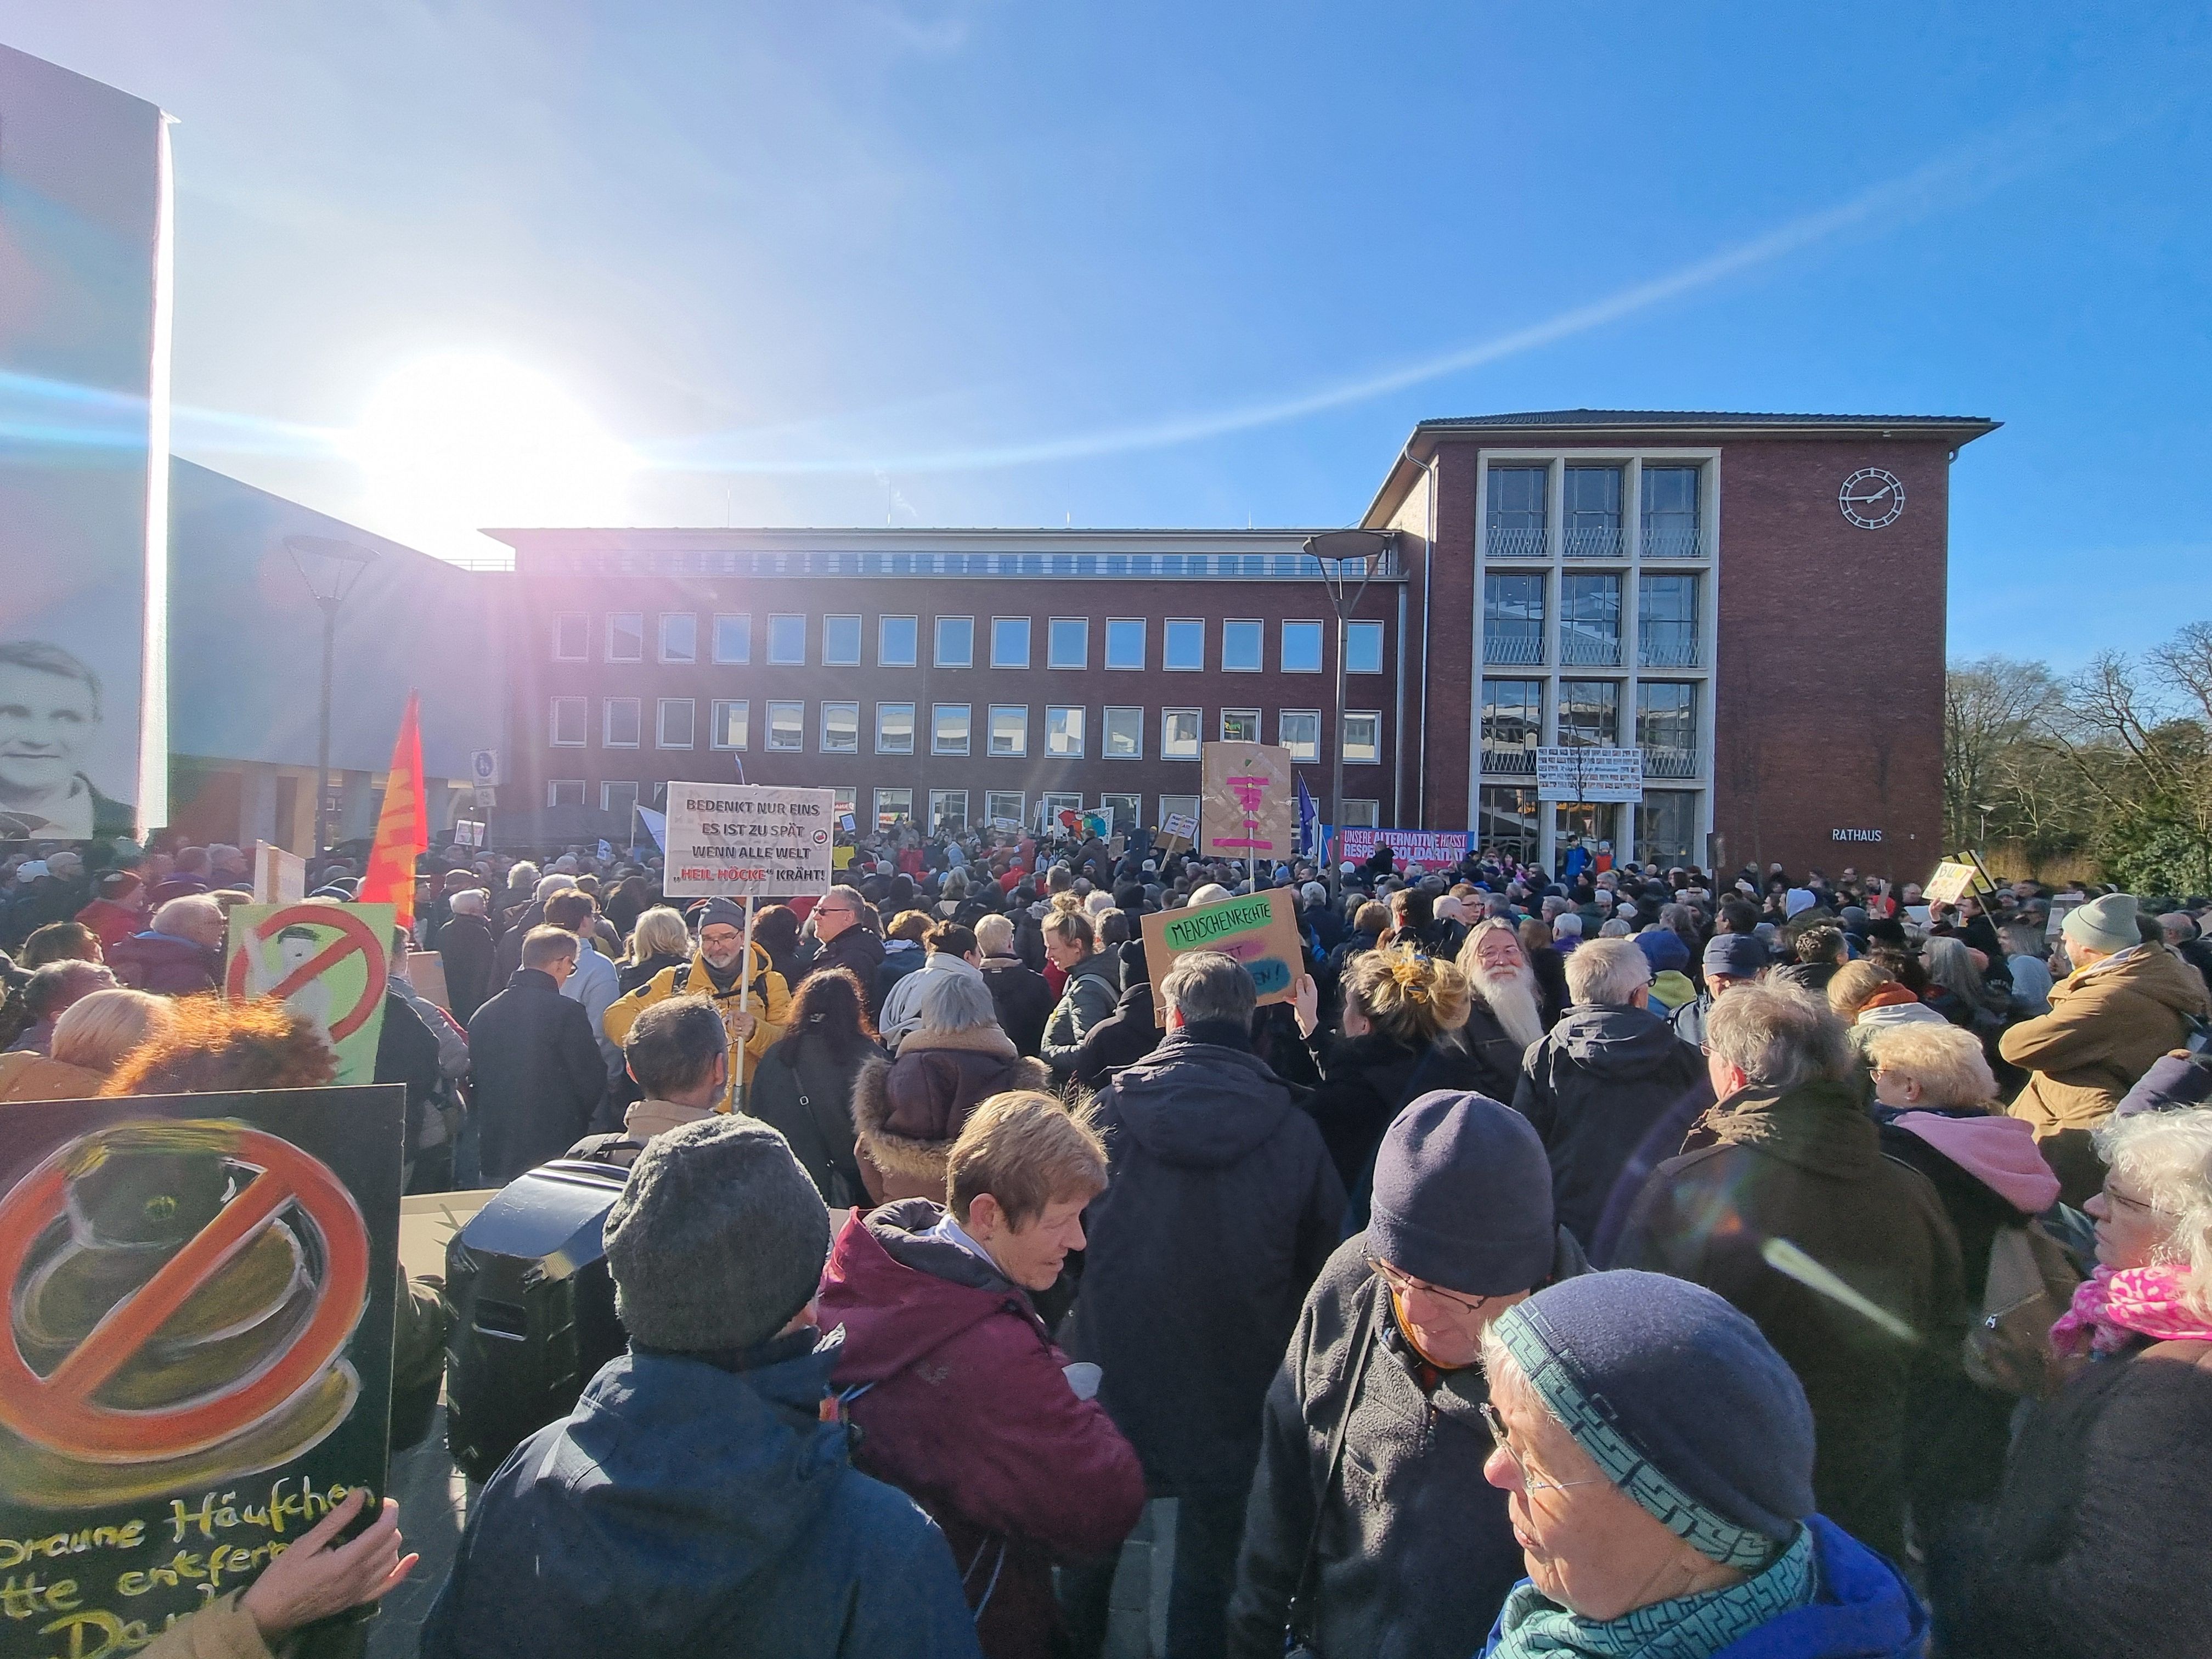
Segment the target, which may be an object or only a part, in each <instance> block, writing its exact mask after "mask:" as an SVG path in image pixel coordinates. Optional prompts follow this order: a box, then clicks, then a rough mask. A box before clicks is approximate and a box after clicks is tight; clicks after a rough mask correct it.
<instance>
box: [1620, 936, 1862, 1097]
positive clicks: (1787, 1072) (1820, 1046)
mask: <svg viewBox="0 0 2212 1659" xmlns="http://www.w3.org/2000/svg"><path fill="white" fill-rule="evenodd" d="M1584 948H1585V949H1587V948H1588V947H1587V946H1585V947H1584ZM1705 1047H1706V1048H1707V1049H1708V1050H1709V1051H1710V1052H1711V1053H1713V1054H1718V1055H1719V1056H1720V1057H1721V1058H1722V1059H1723V1060H1726V1061H1727V1062H1728V1063H1729V1065H1731V1066H1735V1068H1736V1070H1738V1071H1739V1072H1741V1073H1743V1074H1744V1076H1746V1077H1747V1078H1748V1079H1751V1081H1752V1082H1753V1083H1756V1084H1759V1085H1762V1086H1764V1087H1765V1088H1770V1089H1783V1090H1789V1089H1797V1088H1802V1087H1803V1086H1804V1085H1806V1084H1808V1083H1816V1082H1820V1081H1824V1080H1825V1081H1829V1082H1835V1081H1839V1080H1841V1079H1844V1078H1845V1077H1847V1076H1848V1075H1850V1070H1851V1066H1852V1063H1853V1062H1852V1051H1851V1045H1850V1037H1849V1036H1848V1035H1847V1034H1846V1033H1845V1031H1844V1023H1843V1021H1841V1020H1840V1019H1838V1018H1836V1016H1835V1014H1834V1013H1833V1012H1831V1011H1830V1009H1829V1007H1828V1005H1827V1004H1826V1001H1816V1000H1814V999H1813V998H1812V997H1811V996H1809V995H1807V994H1803V993H1802V992H1799V991H1796V990H1795V989H1793V988H1791V987H1789V986H1787V985H1784V984H1780V983H1778V982H1776V981H1772V980H1771V979H1759V980H1756V981H1753V982H1752V983H1751V984H1749V985H1739V986H1737V987H1735V988H1734V989H1733V990H1731V991H1730V992H1729V994H1727V995H1726V996H1724V997H1722V998H1720V999H1719V1000H1717V1001H1716V1002H1715V1003H1714V1004H1713V1006H1712V1012H1711V1013H1709V1014H1707V1015H1706V1016H1705Z"/></svg>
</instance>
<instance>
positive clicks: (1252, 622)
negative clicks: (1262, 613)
mask: <svg viewBox="0 0 2212 1659" xmlns="http://www.w3.org/2000/svg"><path fill="white" fill-rule="evenodd" d="M1232 628H1256V629H1259V630H1260V636H1259V637H1260V652H1259V660H1257V661H1256V662H1255V663H1254V664H1253V665H1251V666H1250V667H1249V668H1236V667H1232V666H1231V665H1230V661H1229V630H1230V629H1232ZM1221 671H1222V672H1223V673H1225V674H1264V673H1266V672H1267V619H1266V618H1265V617H1223V618H1222V619H1221Z"/></svg>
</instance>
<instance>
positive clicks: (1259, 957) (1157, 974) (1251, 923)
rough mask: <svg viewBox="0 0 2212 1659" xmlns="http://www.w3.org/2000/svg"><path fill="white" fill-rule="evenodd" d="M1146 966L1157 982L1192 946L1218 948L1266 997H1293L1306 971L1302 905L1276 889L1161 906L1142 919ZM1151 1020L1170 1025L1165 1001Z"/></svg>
mask: <svg viewBox="0 0 2212 1659" xmlns="http://www.w3.org/2000/svg"><path fill="white" fill-rule="evenodd" d="M1140 925H1141V926H1142V927H1143V930H1144V936H1145V969H1146V973H1147V974H1148V975H1150V976H1151V979H1152V983H1153V984H1154V985H1158V983H1159V982H1160V981H1161V980H1163V979H1164V978H1165V977H1166V975H1167V971H1168V969H1170V967H1172V966H1173V965H1174V963H1175V959H1176V957H1179V956H1182V955H1184V954H1186V953H1187V952H1189V951H1220V952H1221V953H1222V954H1223V955H1224V956H1230V957H1236V959H1237V961H1239V962H1241V963H1243V964H1244V966H1245V969H1246V970H1247V971H1248V972H1249V973H1250V974H1251V975H1252V982H1253V983H1254V984H1255V985H1256V986H1258V987H1260V1000H1261V1001H1262V1002H1288V1001H1289V1000H1291V997H1292V995H1294V994H1296V992H1297V983H1298V977H1299V975H1302V974H1304V972H1305V959H1304V956H1303V954H1302V953H1301V951H1300V949H1299V945H1298V922H1297V905H1296V903H1295V902H1293V900H1292V899H1291V893H1290V890H1289V889H1287V888H1283V887H1276V888H1271V889H1269V890H1267V892H1264V893H1256V894H1252V895H1249V896H1246V897H1243V898H1232V899H1223V900H1222V901H1220V902H1218V903H1217V904H1194V905H1192V906H1190V907H1188V908H1186V909H1182V910H1156V911H1154V912H1152V914H1151V915H1147V916H1146V917H1144V918H1143V920H1142V922H1141V924H1140ZM1152 1019H1153V1022H1154V1023H1155V1024H1160V1025H1164V1024H1167V1013H1166V1011H1165V1007H1164V1005H1163V1004H1162V1003H1161V1002H1160V1000H1159V999H1158V997H1154V998H1153V999H1152Z"/></svg>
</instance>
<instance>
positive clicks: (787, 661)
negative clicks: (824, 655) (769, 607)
mask: <svg viewBox="0 0 2212 1659" xmlns="http://www.w3.org/2000/svg"><path fill="white" fill-rule="evenodd" d="M780 622H795V623H798V624H799V654H798V655H797V656H795V657H779V656H777V655H776V654H775V625H776V624H777V623H780ZM768 665H769V667H770V668H804V667H805V666H806V613H805V611H770V612H769V617H768Z"/></svg>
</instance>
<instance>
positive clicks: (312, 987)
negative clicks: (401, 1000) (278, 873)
mask: <svg viewBox="0 0 2212 1659" xmlns="http://www.w3.org/2000/svg"><path fill="white" fill-rule="evenodd" d="M392 919H393V912H392V906H390V905H388V904H321V903H317V904H241V905H239V906H238V907H237V908H234V909H233V910H232V911H231V913H230V959H229V962H228V965H227V966H226V969H225V971H224V975H223V989H224V994H226V995H228V996H229V997H231V998H233V999H240V998H245V997H276V998H277V999H278V1000H280V1001H282V1002H283V1004H284V1005H285V1006H287V1007H289V1008H290V1009H291V1011H292V1012H294V1013H295V1014H305V1015H306V1016H307V1018H309V1019H310V1020H312V1021H313V1022H314V1024H315V1026H316V1028H317V1029H318V1030H320V1031H321V1032H322V1034H323V1035H324V1036H325V1037H326V1038H328V1039H329V1041H330V1044H331V1047H332V1048H335V1049H337V1054H338V1075H337V1080H338V1082H339V1083H341V1084H350V1083H368V1082H370V1081H372V1080H374V1078H375V1076H376V1040H377V1038H378V1036H380V1035H381V1034H382V1032H383V1030H384V992H385V981H386V975H387V974H388V973H389V971H390V964H389V960H388V957H387V956H386V949H387V946H388V945H389V944H390V941H391V939H392Z"/></svg>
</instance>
